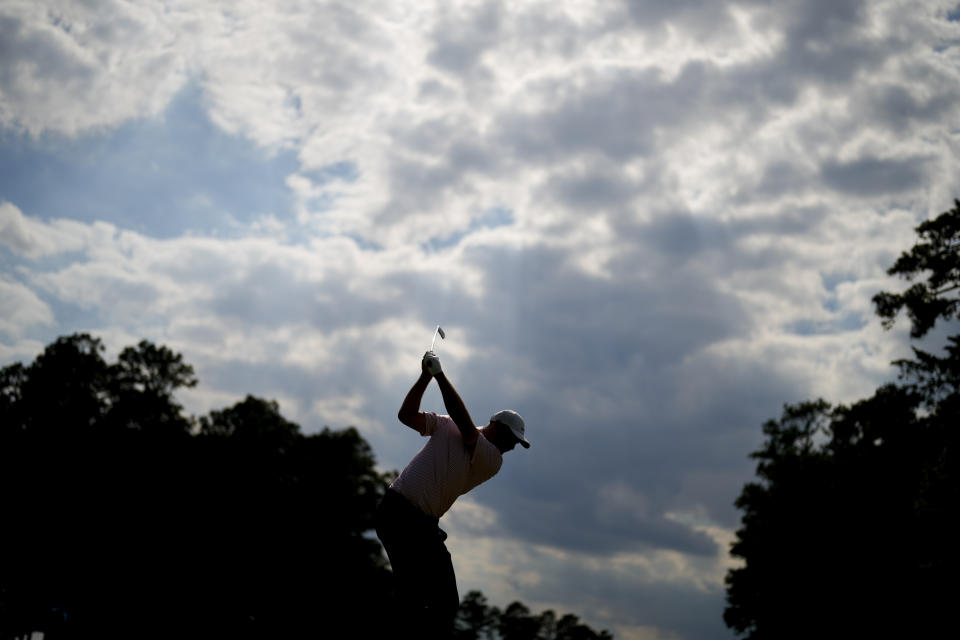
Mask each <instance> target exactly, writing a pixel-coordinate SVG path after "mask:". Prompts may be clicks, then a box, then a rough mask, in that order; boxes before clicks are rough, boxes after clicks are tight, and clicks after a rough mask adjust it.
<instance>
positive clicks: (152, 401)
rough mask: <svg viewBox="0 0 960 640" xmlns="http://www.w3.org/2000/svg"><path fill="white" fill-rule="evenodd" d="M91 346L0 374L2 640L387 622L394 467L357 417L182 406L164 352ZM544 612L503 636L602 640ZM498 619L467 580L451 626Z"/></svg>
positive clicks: (466, 628) (495, 633)
mask: <svg viewBox="0 0 960 640" xmlns="http://www.w3.org/2000/svg"><path fill="white" fill-rule="evenodd" d="M103 352H104V347H103V345H102V343H101V342H100V340H99V339H97V338H94V337H92V336H90V335H87V334H76V335H71V336H65V337H61V338H59V339H57V340H56V341H55V342H54V343H52V344H50V345H48V346H47V347H46V348H45V349H44V351H43V353H41V354H40V355H38V356H37V357H36V359H35V360H34V361H33V362H32V363H30V364H28V365H24V364H22V363H15V364H12V365H9V366H7V367H4V368H2V369H0V640H2V639H6V638H19V637H24V636H27V635H29V634H30V633H31V632H34V631H42V632H43V633H44V637H45V638H47V640H64V639H68V638H69V639H74V638H88V637H96V638H101V639H109V638H200V637H204V638H264V639H267V638H270V639H272V638H306V637H310V638H317V637H355V638H380V637H389V636H390V635H392V634H393V630H392V629H391V620H390V618H389V615H384V612H388V611H390V610H391V607H392V606H393V604H392V603H393V600H394V597H393V596H394V594H393V593H392V582H391V580H390V574H389V568H388V564H387V562H386V557H385V555H384V554H383V552H382V550H381V548H380V544H379V542H378V541H377V540H376V538H375V537H374V536H373V534H372V530H373V517H374V512H375V509H376V505H377V504H378V502H379V500H380V498H381V497H382V495H383V491H384V489H385V488H386V486H387V484H388V483H389V481H391V480H392V479H393V478H394V477H395V476H396V473H395V472H389V473H384V474H381V473H378V472H377V471H376V461H375V458H374V454H373V451H372V449H371V448H370V445H369V444H368V443H367V442H366V441H365V440H364V439H363V438H362V437H361V435H360V434H359V433H358V432H357V430H356V429H353V428H347V429H343V430H339V431H333V430H330V429H324V430H323V431H321V432H320V433H314V434H309V435H307V434H303V433H301V431H300V427H299V426H298V425H297V424H295V423H293V422H290V421H289V420H287V419H286V418H284V417H283V416H282V415H281V413H280V409H279V406H278V405H277V403H276V402H273V401H268V400H263V399H260V398H257V397H254V396H247V397H246V398H245V399H244V400H242V401H241V402H238V403H236V404H235V405H233V406H231V407H227V408H224V409H221V410H216V411H211V412H210V413H209V414H208V415H205V416H201V417H200V418H199V419H195V418H193V417H190V416H185V415H184V413H183V408H182V407H181V406H180V405H179V404H177V402H176V401H175V398H174V394H175V393H176V391H177V390H179V389H183V388H186V387H192V386H194V385H196V384H197V379H196V377H195V375H194V371H193V368H192V367H191V366H190V365H188V364H186V363H185V362H184V361H183V358H182V357H181V355H180V354H176V353H174V352H172V351H171V350H169V349H167V348H166V347H163V346H157V345H154V344H151V343H150V342H147V341H143V342H140V343H139V344H138V345H136V346H135V347H128V348H126V349H124V350H123V351H122V352H121V353H120V355H119V357H118V359H117V361H116V362H113V363H109V362H107V361H106V360H105V359H104V357H103ZM511 607H512V608H508V611H511V612H512V614H516V615H514V617H513V618H511V620H512V621H513V622H516V623H523V621H524V620H526V617H525V616H527V614H525V613H522V612H523V611H525V607H523V606H522V605H520V604H519V603H516V606H515V605H511ZM518 607H519V608H518ZM521 614H522V615H521ZM552 615H553V614H552V613H550V615H549V616H546V614H544V616H546V617H544V616H541V617H540V618H531V620H532V621H539V622H538V623H537V624H534V623H531V624H529V625H528V626H529V628H531V629H533V628H536V629H537V631H536V633H539V634H540V635H532V636H519V635H518V636H514V637H517V638H520V637H529V638H531V639H532V638H535V637H536V638H608V637H609V636H608V635H603V634H601V635H599V636H597V635H596V634H593V635H591V634H590V633H592V632H590V633H587V631H589V630H586V631H584V630H583V629H586V627H583V625H579V626H578V624H573V625H572V626H571V625H567V626H568V627H570V628H574V629H579V628H580V627H583V629H581V630H580V631H577V632H576V633H580V634H581V635H570V634H569V633H568V634H567V635H562V634H561V633H560V631H557V632H556V633H554V632H552V631H551V632H549V633H548V632H547V631H545V630H546V629H552V628H553V627H551V626H550V625H549V624H548V620H550V619H552ZM567 618H572V619H573V621H574V622H576V618H575V616H566V617H565V618H564V620H566V619H567ZM504 624H505V621H504V619H502V618H501V615H500V613H499V611H498V610H497V609H496V608H492V607H488V606H487V604H486V600H485V598H484V597H483V595H482V594H480V593H479V592H472V593H471V594H468V596H467V597H466V598H465V599H464V604H463V607H462V608H461V611H460V617H459V619H458V634H460V635H458V637H461V638H497V637H501V635H500V634H502V630H503V629H506V627H505V626H504ZM560 628H561V627H560V626H557V629H560ZM544 634H547V635H544ZM584 634H586V635H584Z"/></svg>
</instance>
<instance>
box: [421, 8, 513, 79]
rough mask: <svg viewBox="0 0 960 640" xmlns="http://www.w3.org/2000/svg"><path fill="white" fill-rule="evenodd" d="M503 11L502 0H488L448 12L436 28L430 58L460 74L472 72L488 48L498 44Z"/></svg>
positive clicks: (428, 59)
mask: <svg viewBox="0 0 960 640" xmlns="http://www.w3.org/2000/svg"><path fill="white" fill-rule="evenodd" d="M448 11H449V9H448ZM500 14H501V10H500V3H499V2H487V3H485V4H481V5H479V6H477V7H475V8H472V9H467V10H465V11H464V12H463V14H462V15H447V16H445V17H444V18H443V19H441V20H440V22H439V24H438V25H437V27H436V28H435V29H434V34H433V37H434V44H433V48H432V49H431V51H430V52H429V53H428V54H427V62H429V63H430V64H432V65H434V66H435V67H437V68H438V69H442V70H443V71H447V72H449V73H451V74H454V75H457V76H463V75H464V74H468V73H470V72H471V71H473V70H474V69H475V68H476V67H477V66H478V65H479V64H480V59H481V57H482V56H483V53H484V51H485V50H487V49H488V48H490V47H493V46H495V45H496V44H497V32H498V30H499V27H500V21H501V15H500Z"/></svg>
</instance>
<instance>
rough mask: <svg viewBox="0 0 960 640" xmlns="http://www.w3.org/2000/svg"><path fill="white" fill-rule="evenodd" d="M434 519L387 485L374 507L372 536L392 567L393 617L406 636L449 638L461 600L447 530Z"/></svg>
mask: <svg viewBox="0 0 960 640" xmlns="http://www.w3.org/2000/svg"><path fill="white" fill-rule="evenodd" d="M438 523H439V520H438V519H437V518H433V517H430V516H428V515H426V514H425V513H423V512H422V511H420V509H418V508H417V507H415V506H414V505H412V504H410V502H408V501H407V499H406V498H404V497H403V496H402V495H400V494H399V493H397V492H396V491H393V490H392V489H388V490H387V492H386V495H384V497H383V500H382V501H381V502H380V506H379V507H378V508H377V515H376V526H377V537H379V538H380V542H382V543H383V547H384V549H386V550H387V556H388V557H389V558H390V566H391V567H392V568H393V575H394V584H395V587H396V592H397V598H396V602H397V604H398V606H399V610H398V611H397V612H396V616H397V620H398V623H399V624H400V625H402V628H403V631H405V632H406V633H407V634H409V636H408V637H411V638H413V637H416V638H429V639H431V640H433V639H438V640H439V639H441V638H443V639H444V640H446V639H447V638H450V636H451V634H452V632H453V619H454V616H455V615H456V613H457V607H459V606H460V596H459V594H458V593H457V579H456V577H455V576H454V573H453V562H452V561H451V559H450V552H449V551H447V545H445V544H444V543H443V541H444V540H446V538H447V534H446V533H444V532H443V530H442V529H440V527H439V526H438ZM402 637H405V636H402Z"/></svg>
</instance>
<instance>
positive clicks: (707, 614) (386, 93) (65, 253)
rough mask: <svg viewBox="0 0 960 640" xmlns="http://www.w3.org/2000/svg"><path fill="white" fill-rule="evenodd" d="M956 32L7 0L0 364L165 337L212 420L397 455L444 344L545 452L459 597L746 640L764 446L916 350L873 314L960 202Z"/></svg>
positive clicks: (464, 503)
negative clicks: (747, 543) (744, 576)
mask: <svg viewBox="0 0 960 640" xmlns="http://www.w3.org/2000/svg"><path fill="white" fill-rule="evenodd" d="M958 45H960V6H958V5H957V4H956V2H955V0H944V1H938V0H928V1H925V2H921V1H901V0H874V1H871V2H867V1H865V0H864V1H859V0H816V1H811V0H803V1H800V0H796V1H780V2H763V1H760V0H740V1H713V0H684V1H677V0H648V1H642V0H620V1H613V0H610V1H600V2H586V1H569V2H560V3H558V2H552V1H550V2H547V1H543V2H541V1H528V2H517V1H514V2H506V1H502V0H489V1H488V0H477V1H471V2H449V1H447V2H439V1H438V2H430V1H428V0H411V1H394V2H367V1H365V0H350V1H349V2H347V1H343V2H336V1H333V2H321V1H316V2H308V1H293V0H290V1H279V2H270V3H267V2H255V1H251V0H224V1H222V2H214V1H203V0H171V1H161V0H155V1H147V0H142V1H137V2H127V1H123V0H82V1H81V0H71V1H64V2H55V1H53V0H41V1H38V0H4V1H3V2H2V3H0V365H6V364H9V363H12V362H16V361H27V362H29V361H31V360H32V359H33V357H34V356H36V355H37V354H38V353H39V352H40V351H41V350H42V348H43V347H44V345H46V344H48V343H49V342H51V341H53V340H54V339H55V338H56V337H57V336H59V335H64V334H69V333H72V332H77V331H87V332H91V333H93V334H95V335H97V336H100V337H101V338H102V339H103V340H104V342H105V343H106V345H107V346H108V349H109V352H108V354H107V355H108V357H113V356H115V355H116V353H118V352H119V350H120V349H121V348H122V347H124V346H126V345H131V344H135V343H136V342H137V341H139V340H140V339H142V338H146V339H149V340H152V341H154V342H157V343H162V344H165V345H167V346H169V347H171V348H173V349H175V350H177V351H179V352H181V353H183V354H184V356H185V358H186V359H187V361H189V362H190V363H192V364H193V365H194V366H195V367H196V369H197V373H198V376H199V378H200V385H199V386H198V387H197V388H196V389H193V390H190V391H189V392H188V393H183V394H181V395H180V401H181V402H182V403H183V404H184V406H185V407H186V408H187V410H188V411H189V412H190V413H193V414H195V415H200V414H203V413H205V412H207V411H209V410H210V409H214V408H222V407H225V406H228V405H230V404H233V403H234V402H236V401H238V400H240V399H242V398H243V396H244V395H246V394H247V393H253V394H255V395H258V396H261V397H265V398H271V399H276V400H277V401H278V402H279V403H280V405H281V410H282V411H283V413H284V415H285V416H287V417H288V418H290V419H292V420H295V421H297V422H298V423H299V424H300V425H301V426H302V428H303V430H304V431H305V432H314V431H317V430H319V429H321V428H323V426H325V425H326V426H330V427H334V428H342V427H345V426H348V425H356V426H357V427H358V428H359V429H360V430H361V432H362V433H363V435H364V436H365V437H366V438H367V439H368V440H369V441H370V442H371V444H372V445H373V447H374V450H375V452H376V454H377V458H378V461H379V463H380V465H381V466H382V467H383V469H397V468H401V467H402V466H403V465H404V464H405V463H406V462H407V460H408V459H409V458H410V457H411V456H412V455H413V454H414V453H415V452H416V451H417V450H418V449H419V447H420V446H421V445H422V444H423V443H422V441H421V440H420V438H419V437H418V436H417V435H416V434H415V433H413V432H411V431H410V430H409V429H407V428H405V427H403V426H402V425H400V424H399V423H398V422H397V421H396V417H395V416H396V410H397V408H398V407H399V404H400V402H401V400H402V398H403V395H404V394H405V392H406V390H407V389H408V388H409V386H410V385H411V384H412V382H413V381H414V380H415V378H416V376H417V374H418V372H419V358H420V356H421V355H422V353H423V351H424V350H425V349H426V348H427V347H428V346H429V344H430V339H431V337H432V335H433V330H434V327H435V326H436V325H437V324H441V325H442V326H443V327H444V328H445V330H446V333H447V339H446V340H445V341H443V342H442V343H441V344H440V345H439V347H438V351H439V355H440V356H441V360H442V362H443V365H444V368H445V369H446V370H447V372H448V374H449V376H450V378H451V379H452V380H453V382H454V384H455V385H456V386H457V388H458V390H459V391H460V393H461V395H462V396H463V397H464V399H465V400H466V402H467V405H468V408H469V410H470V411H471V413H472V414H473V417H474V418H475V419H476V421H477V422H480V423H483V422H485V421H486V418H487V417H488V416H489V415H490V414H492V413H493V412H494V411H496V410H498V409H501V408H505V407H510V408H514V409H516V410H518V411H520V413H522V414H523V415H524V416H525V417H526V419H527V424H528V433H529V438H530V440H531V441H532V443H533V447H532V448H531V449H530V450H529V451H526V450H517V451H514V452H511V453H510V454H508V455H507V456H506V460H505V464H504V468H503V470H502V471H501V473H500V475H499V476H498V477H496V478H495V479H494V480H493V481H491V482H489V483H487V484H485V485H483V486H481V487H479V488H478V489H477V490H476V491H475V492H474V493H472V494H471V495H470V496H468V497H467V498H464V499H462V500H461V501H459V502H458V503H457V505H455V507H454V508H453V509H452V510H451V512H450V513H449V514H448V515H447V516H445V518H444V521H443V523H444V526H445V528H446V529H448V530H449V532H450V534H451V539H450V541H449V542H450V547H451V550H452V552H453V554H454V560H455V566H456V569H457V573H458V579H459V583H460V590H461V594H463V593H466V591H467V590H469V589H481V590H482V591H483V592H484V593H485V594H486V595H487V596H488V598H489V599H490V601H491V602H492V603H493V604H497V605H499V606H504V605H506V604H508V603H509V602H510V601H511V600H513V599H519V600H521V601H522V602H524V603H526V604H527V605H528V606H530V607H531V608H532V609H533V610H534V611H540V610H542V609H544V608H547V607H552V608H554V609H555V610H557V611H573V612H576V613H577V614H579V615H580V616H581V617H583V618H584V619H585V620H587V621H588V622H589V623H590V624H591V625H593V626H595V627H597V628H608V629H610V630H611V631H614V632H615V633H616V635H617V637H619V638H626V639H646V640H653V639H662V640H666V639H685V640H686V639H714V638H730V637H732V636H731V634H730V633H729V632H728V631H727V630H726V628H725V627H724V625H723V622H722V619H721V614H722V610H723V606H724V601H723V582H722V580H723V575H724V572H725V571H726V569H727V567H728V566H730V560H729V559H728V556H727V547H728V544H729V542H730V540H731V539H732V535H733V531H734V530H735V529H736V527H737V525H738V521H739V514H738V512H737V511H736V509H735V508H734V507H733V505H732V503H733V500H734V499H735V498H736V496H737V494H738V493H739V490H740V488H741V487H742V485H743V483H744V482H746V481H747V480H749V479H750V478H751V477H752V473H753V467H752V464H751V462H750V461H749V460H748V458H747V454H748V453H749V452H750V451H751V450H753V449H754V448H755V447H756V446H757V445H758V444H759V442H760V440H761V433H760V426H761V423H762V422H763V421H764V420H765V419H767V418H770V417H775V416H778V415H779V412H780V408H781V407H782V405H783V403H785V402H796V401H800V400H804V399H807V398H811V397H816V396H823V397H824V398H826V399H827V400H829V401H832V402H845V401H852V400H855V399H857V398H859V397H864V396H865V395H867V394H869V393H870V391H871V390H872V389H873V388H875V387H876V385H877V384H878V383H880V382H883V381H886V380H889V379H891V378H892V377H893V376H894V372H893V371H892V369H891V368H890V366H889V364H888V363H889V362H890V361H891V360H892V359H894V358H896V357H899V356H902V355H904V354H905V353H906V352H907V349H908V346H907V344H908V342H907V339H906V336H905V327H897V328H895V329H894V330H892V331H890V332H885V331H883V330H882V328H881V327H880V324H879V322H878V321H877V320H876V319H875V317H874V316H873V313H872V308H871V304H870V298H871V296H872V295H873V294H874V293H876V292H877V291H878V290H880V289H882V288H888V289H889V288H892V287H896V286H897V283H896V282H894V281H891V280H890V279H888V278H887V277H886V276H885V273H884V271H885V269H886V267H888V266H889V265H890V264H891V263H892V261H893V260H894V259H895V257H896V256H897V255H898V254H899V252H900V251H902V250H904V249H906V248H908V247H909V246H910V245H911V244H912V242H913V237H914V236H913V231H912V229H913V227H915V226H916V225H917V224H918V223H919V222H921V221H923V220H924V219H927V218H929V217H931V216H935V215H937V214H938V213H940V212H941V211H944V210H946V209H948V208H950V206H952V200H953V198H954V197H960V192H958V184H960V182H958V177H960V108H958V105H960V47H958ZM424 408H425V409H431V410H438V411H443V407H442V401H441V399H440V397H439V394H438V393H437V392H436V391H435V387H431V390H430V391H429V392H428V393H427V395H426V396H425V399H424ZM318 498H319V497H318Z"/></svg>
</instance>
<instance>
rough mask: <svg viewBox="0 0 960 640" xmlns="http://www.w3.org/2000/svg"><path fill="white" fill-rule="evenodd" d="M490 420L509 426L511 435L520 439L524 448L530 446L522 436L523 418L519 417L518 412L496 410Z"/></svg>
mask: <svg viewBox="0 0 960 640" xmlns="http://www.w3.org/2000/svg"><path fill="white" fill-rule="evenodd" d="M490 422H499V423H500V424H505V425H507V426H508V427H510V431H512V432H513V435H515V436H516V437H517V440H519V441H520V444H521V445H523V447H524V448H525V449H529V448H530V443H529V442H527V439H526V438H525V437H523V418H521V417H520V414H519V413H517V412H516V411H511V410H510V409H504V410H503V411H498V412H496V413H495V414H493V416H491V417H490Z"/></svg>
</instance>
